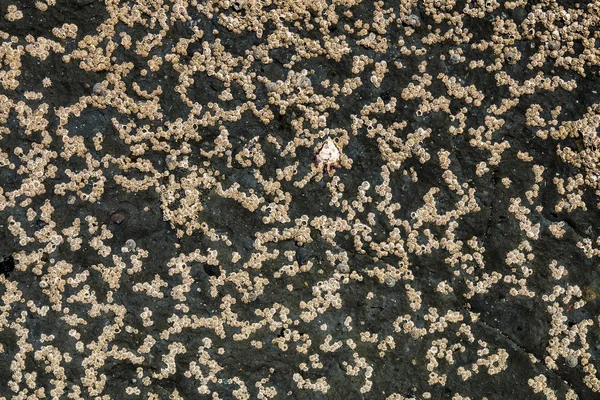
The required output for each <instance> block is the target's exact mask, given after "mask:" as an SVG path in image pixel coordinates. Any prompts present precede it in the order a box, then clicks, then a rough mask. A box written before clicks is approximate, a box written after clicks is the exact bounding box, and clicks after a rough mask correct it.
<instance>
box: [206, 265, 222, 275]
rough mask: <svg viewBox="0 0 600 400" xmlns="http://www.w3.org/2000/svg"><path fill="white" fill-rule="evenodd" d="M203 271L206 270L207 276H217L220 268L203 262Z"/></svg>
mask: <svg viewBox="0 0 600 400" xmlns="http://www.w3.org/2000/svg"><path fill="white" fill-rule="evenodd" d="M204 272H206V275H208V276H217V277H218V276H220V275H221V269H220V268H219V266H218V265H208V264H205V265H204Z"/></svg>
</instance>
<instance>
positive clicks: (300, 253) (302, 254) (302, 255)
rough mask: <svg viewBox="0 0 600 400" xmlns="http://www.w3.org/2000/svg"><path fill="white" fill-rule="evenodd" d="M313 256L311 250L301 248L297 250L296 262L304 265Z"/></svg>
mask: <svg viewBox="0 0 600 400" xmlns="http://www.w3.org/2000/svg"><path fill="white" fill-rule="evenodd" d="M311 255H312V252H311V251H310V250H308V249H305V248H303V247H300V248H299V249H298V250H296V261H298V264H300V265H304V264H306V262H307V261H308V259H309V258H310V256H311Z"/></svg>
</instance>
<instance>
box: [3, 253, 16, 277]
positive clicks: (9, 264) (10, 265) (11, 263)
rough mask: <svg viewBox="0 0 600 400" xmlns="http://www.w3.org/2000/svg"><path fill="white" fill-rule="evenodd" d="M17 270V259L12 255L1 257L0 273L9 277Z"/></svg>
mask: <svg viewBox="0 0 600 400" xmlns="http://www.w3.org/2000/svg"><path fill="white" fill-rule="evenodd" d="M14 270H15V259H14V258H13V256H12V255H10V256H2V257H0V274H4V276H6V277H7V278H8V276H9V275H10V273H11V272H13V271H14Z"/></svg>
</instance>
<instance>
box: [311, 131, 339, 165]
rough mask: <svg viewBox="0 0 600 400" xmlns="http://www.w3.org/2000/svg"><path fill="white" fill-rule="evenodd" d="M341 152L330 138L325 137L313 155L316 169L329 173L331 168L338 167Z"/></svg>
mask: <svg viewBox="0 0 600 400" xmlns="http://www.w3.org/2000/svg"><path fill="white" fill-rule="evenodd" d="M341 154H342V153H341V152H340V149H339V148H338V146H337V145H336V144H335V142H334V141H333V140H332V139H331V138H327V140H325V142H324V143H323V145H321V148H320V150H319V152H318V153H317V154H316V156H315V163H316V167H317V169H318V170H319V171H326V172H327V173H329V172H330V171H331V170H332V169H333V168H338V167H339V166H340V157H341Z"/></svg>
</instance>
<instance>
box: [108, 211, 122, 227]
mask: <svg viewBox="0 0 600 400" xmlns="http://www.w3.org/2000/svg"><path fill="white" fill-rule="evenodd" d="M110 220H111V221H112V222H113V223H115V224H117V225H118V224H120V223H121V222H123V221H124V220H125V216H124V215H123V214H121V213H114V214H113V215H111V216H110Z"/></svg>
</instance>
